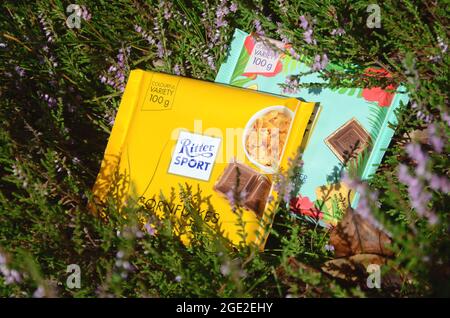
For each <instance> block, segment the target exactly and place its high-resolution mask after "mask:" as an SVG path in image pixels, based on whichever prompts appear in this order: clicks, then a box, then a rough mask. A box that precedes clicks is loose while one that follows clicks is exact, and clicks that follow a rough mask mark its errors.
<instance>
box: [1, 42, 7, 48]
mask: <svg viewBox="0 0 450 318" xmlns="http://www.w3.org/2000/svg"><path fill="white" fill-rule="evenodd" d="M7 46H8V45H7V44H6V43H0V49H4V48H6V47H7Z"/></svg>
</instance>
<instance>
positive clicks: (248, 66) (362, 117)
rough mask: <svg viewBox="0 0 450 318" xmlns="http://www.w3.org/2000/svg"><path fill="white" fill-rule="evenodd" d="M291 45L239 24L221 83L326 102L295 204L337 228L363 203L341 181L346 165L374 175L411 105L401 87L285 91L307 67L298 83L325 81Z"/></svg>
mask: <svg viewBox="0 0 450 318" xmlns="http://www.w3.org/2000/svg"><path fill="white" fill-rule="evenodd" d="M276 48H279V49H281V50H277V49H276ZM288 49H289V45H288V44H284V43H282V42H280V41H276V40H273V39H269V38H261V37H260V38H258V39H257V38H256V37H254V36H252V35H250V34H248V33H246V32H244V31H242V30H239V29H236V30H235V32H234V35H233V40H232V42H231V46H230V49H229V52H228V56H227V58H226V60H225V62H224V63H223V64H222V65H221V66H220V69H219V72H218V74H217V76H216V79H215V81H216V82H219V83H224V84H231V85H233V86H239V87H244V88H249V89H255V90H258V91H264V92H268V93H272V94H280V95H285V96H290V97H297V98H300V99H302V100H306V101H310V102H316V103H318V104H319V105H320V107H319V108H318V113H317V114H316V117H315V120H314V122H313V123H311V126H310V127H309V135H308V137H307V140H306V144H305V145H304V148H303V154H302V159H303V163H304V164H303V171H302V174H303V184H302V185H301V189H300V193H299V194H298V197H296V198H294V199H293V200H292V201H291V208H292V211H293V213H295V214H296V215H298V216H299V217H302V218H307V219H309V220H311V221H317V220H318V222H319V224H320V225H322V226H330V225H335V224H336V223H337V222H338V221H339V219H341V217H342V214H343V213H344V212H345V210H346V209H347V207H348V205H349V204H350V205H351V206H352V207H353V208H357V206H358V201H359V194H358V193H354V191H350V188H349V187H348V185H347V184H345V183H344V182H342V180H341V178H342V174H343V173H342V172H343V170H344V169H345V170H350V169H351V170H352V171H351V174H352V175H357V176H358V177H359V178H360V179H362V180H366V179H368V178H370V176H371V175H373V174H374V173H375V172H376V169H377V167H378V165H379V164H380V162H381V160H382V158H383V155H384V153H385V151H386V149H387V148H388V146H389V143H390V141H391V139H392V136H393V134H394V131H393V130H392V129H391V128H390V127H389V123H390V124H392V125H395V124H396V123H397V119H396V117H395V114H394V110H395V109H396V108H397V107H398V106H399V105H400V103H403V104H406V103H407V102H408V96H407V94H405V93H400V91H404V89H402V87H399V88H397V90H396V92H395V93H393V92H392V91H388V90H384V89H381V88H378V87H376V88H370V89H369V88H356V87H342V88H338V89H329V88H301V89H300V90H298V91H296V90H295V89H286V88H283V87H282V85H280V84H285V83H287V81H289V78H290V76H291V75H297V74H300V73H306V72H310V73H309V74H307V75H302V77H301V80H300V83H324V80H323V79H321V78H320V77H319V76H318V73H317V72H311V67H310V66H309V65H311V64H312V62H311V61H308V60H307V58H305V57H300V58H299V59H294V58H293V57H292V56H290V54H284V53H283V52H282V51H288ZM328 67H336V68H339V66H333V65H332V64H330V65H329V66H328ZM374 71H375V72H376V70H374ZM344 165H345V166H346V167H345V168H343V167H344Z"/></svg>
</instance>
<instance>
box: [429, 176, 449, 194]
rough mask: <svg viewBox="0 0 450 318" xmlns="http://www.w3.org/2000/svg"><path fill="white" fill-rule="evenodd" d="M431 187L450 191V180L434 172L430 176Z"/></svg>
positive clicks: (446, 191) (445, 191)
mask: <svg viewBox="0 0 450 318" xmlns="http://www.w3.org/2000/svg"><path fill="white" fill-rule="evenodd" d="M430 187H431V188H432V189H433V190H436V191H442V192H444V193H449V192H450V181H449V179H447V177H445V176H438V175H435V174H433V175H432V176H431V178H430Z"/></svg>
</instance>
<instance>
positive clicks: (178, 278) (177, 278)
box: [175, 275, 182, 283]
mask: <svg viewBox="0 0 450 318" xmlns="http://www.w3.org/2000/svg"><path fill="white" fill-rule="evenodd" d="M181 280H182V277H181V275H177V276H175V281H176V282H177V283H179V282H181Z"/></svg>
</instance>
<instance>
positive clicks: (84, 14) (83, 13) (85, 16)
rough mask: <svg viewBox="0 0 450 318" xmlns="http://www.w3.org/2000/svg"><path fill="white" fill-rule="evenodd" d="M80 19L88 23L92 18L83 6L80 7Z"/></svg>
mask: <svg viewBox="0 0 450 318" xmlns="http://www.w3.org/2000/svg"><path fill="white" fill-rule="evenodd" d="M81 18H82V19H83V20H85V21H89V20H90V19H91V18H92V15H91V14H90V13H89V11H88V9H87V8H86V6H84V5H82V6H81Z"/></svg>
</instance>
